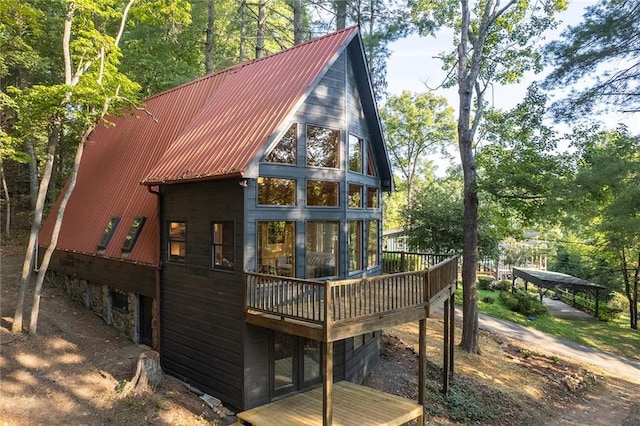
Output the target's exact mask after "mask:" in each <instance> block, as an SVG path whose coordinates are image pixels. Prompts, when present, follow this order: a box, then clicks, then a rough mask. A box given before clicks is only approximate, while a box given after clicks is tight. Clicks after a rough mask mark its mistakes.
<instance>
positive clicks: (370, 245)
mask: <svg viewBox="0 0 640 426" xmlns="http://www.w3.org/2000/svg"><path fill="white" fill-rule="evenodd" d="M375 266H378V221H377V220H370V221H369V222H368V226H367V267H368V268H373V267H375Z"/></svg>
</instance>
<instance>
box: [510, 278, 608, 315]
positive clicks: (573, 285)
mask: <svg viewBox="0 0 640 426" xmlns="http://www.w3.org/2000/svg"><path fill="white" fill-rule="evenodd" d="M512 276H513V283H512V286H515V282H516V278H522V279H523V280H524V289H525V291H526V290H527V284H528V283H533V284H535V285H536V286H538V288H539V289H540V299H542V296H543V295H544V294H545V293H546V292H547V291H548V290H549V289H556V288H561V289H563V290H566V291H569V292H571V294H572V295H573V305H574V306H575V305H576V300H575V297H576V293H577V292H578V291H584V292H586V293H591V294H593V295H594V297H595V299H596V304H595V310H594V312H593V316H594V317H595V318H598V308H599V304H600V290H605V289H606V287H603V286H601V285H597V284H594V283H590V282H589V281H586V280H583V279H582V278H578V277H574V276H571V275H567V274H563V273H560V272H552V271H540V270H536V269H525V268H513V274H512ZM543 289H544V291H543Z"/></svg>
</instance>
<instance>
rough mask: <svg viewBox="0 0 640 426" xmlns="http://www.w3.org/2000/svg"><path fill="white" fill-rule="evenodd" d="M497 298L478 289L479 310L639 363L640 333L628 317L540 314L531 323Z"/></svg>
mask: <svg viewBox="0 0 640 426" xmlns="http://www.w3.org/2000/svg"><path fill="white" fill-rule="evenodd" d="M499 295H500V292H499V291H489V290H478V311H479V312H481V313H483V314H486V315H490V316H492V317H495V318H500V319H503V320H506V321H511V322H514V323H516V324H521V325H524V326H526V327H531V328H535V329H536V330H540V331H542V332H544V333H548V334H551V335H553V336H558V337H562V338H565V339H567V340H571V341H573V342H576V343H580V344H581V345H585V346H591V347H593V348H597V349H600V350H602V351H605V352H609V353H613V354H616V355H620V356H623V357H625V358H628V359H632V360H635V361H640V331H636V330H632V329H631V328H629V317H628V316H621V317H620V319H619V320H617V321H615V322H613V321H612V322H605V321H583V320H565V319H559V318H555V317H552V316H550V315H541V316H538V317H536V318H535V319H534V320H529V319H528V318H527V317H525V316H524V315H521V314H519V313H516V312H512V311H510V310H509V309H507V308H506V307H505V306H504V305H502V303H500V296H499ZM485 297H492V298H493V299H494V303H484V302H482V299H484V298H485ZM456 301H457V303H459V304H460V303H462V286H459V287H458V290H457V292H456Z"/></svg>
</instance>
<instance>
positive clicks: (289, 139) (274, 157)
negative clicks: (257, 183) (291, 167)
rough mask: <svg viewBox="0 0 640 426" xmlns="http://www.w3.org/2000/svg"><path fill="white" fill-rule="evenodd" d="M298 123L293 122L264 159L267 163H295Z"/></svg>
mask: <svg viewBox="0 0 640 426" xmlns="http://www.w3.org/2000/svg"><path fill="white" fill-rule="evenodd" d="M297 146H298V125H297V124H296V123H293V124H292V125H291V127H289V130H287V133H285V134H284V136H282V138H281V139H280V141H279V142H278V145H276V147H275V148H273V151H271V152H270V153H269V155H267V156H266V157H265V159H264V161H266V162H268V163H282V164H296V156H297Z"/></svg>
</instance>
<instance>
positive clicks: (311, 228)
mask: <svg viewBox="0 0 640 426" xmlns="http://www.w3.org/2000/svg"><path fill="white" fill-rule="evenodd" d="M306 260H307V262H306V277H307V278H317V277H329V276H333V275H338V222H307V253H306Z"/></svg>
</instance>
